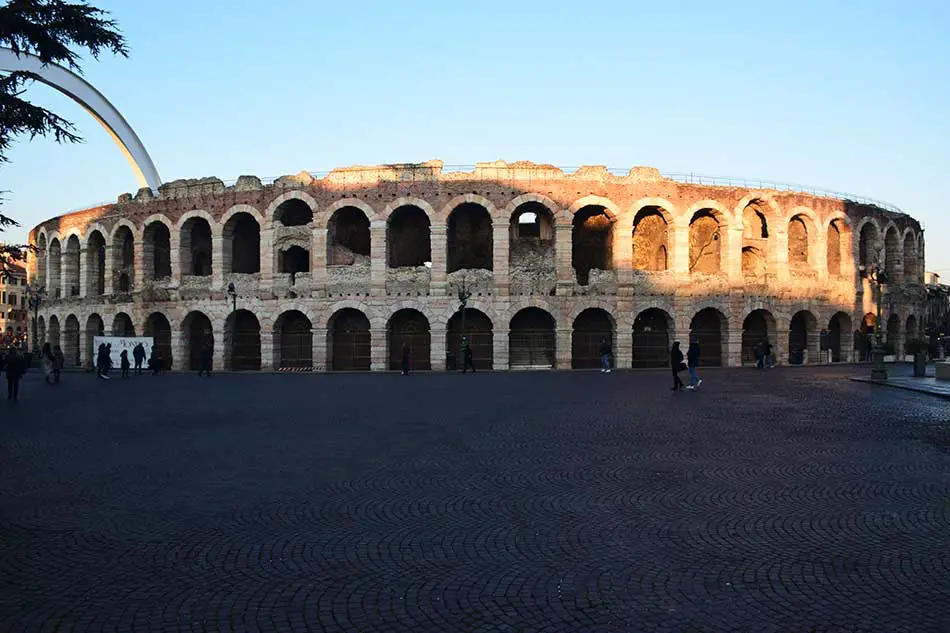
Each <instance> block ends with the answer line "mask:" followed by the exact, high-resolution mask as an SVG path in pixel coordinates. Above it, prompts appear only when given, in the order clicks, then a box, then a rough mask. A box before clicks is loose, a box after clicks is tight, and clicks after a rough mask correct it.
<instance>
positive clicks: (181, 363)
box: [171, 268, 188, 371]
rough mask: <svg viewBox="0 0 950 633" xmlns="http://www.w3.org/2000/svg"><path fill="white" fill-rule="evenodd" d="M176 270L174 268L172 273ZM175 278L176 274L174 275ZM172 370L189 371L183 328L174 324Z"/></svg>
mask: <svg viewBox="0 0 950 633" xmlns="http://www.w3.org/2000/svg"><path fill="white" fill-rule="evenodd" d="M174 270H175V269H174V268H172V271H174ZM172 278H174V274H173V275H172ZM171 326H172V366H171V368H172V370H173V371H186V370H187V369H188V355H187V354H185V346H184V344H183V342H182V333H181V328H180V327H177V324H175V323H172V324H171Z"/></svg>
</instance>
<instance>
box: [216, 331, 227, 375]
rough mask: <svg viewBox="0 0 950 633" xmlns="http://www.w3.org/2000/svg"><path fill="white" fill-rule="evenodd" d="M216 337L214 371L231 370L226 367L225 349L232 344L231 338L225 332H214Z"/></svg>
mask: <svg viewBox="0 0 950 633" xmlns="http://www.w3.org/2000/svg"><path fill="white" fill-rule="evenodd" d="M213 336H214V354H213V356H214V361H213V362H214V371H222V370H224V369H230V367H225V366H224V359H225V349H226V348H227V346H228V345H230V344H231V337H230V336H225V330H224V329H220V330H213Z"/></svg>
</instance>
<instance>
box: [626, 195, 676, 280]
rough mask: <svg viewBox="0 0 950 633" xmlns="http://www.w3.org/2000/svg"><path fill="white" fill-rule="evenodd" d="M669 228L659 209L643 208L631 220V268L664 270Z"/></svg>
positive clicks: (666, 265) (666, 263) (666, 261)
mask: <svg viewBox="0 0 950 633" xmlns="http://www.w3.org/2000/svg"><path fill="white" fill-rule="evenodd" d="M668 244H669V227H668V226H667V224H666V219H665V218H664V217H663V210H662V209H660V207H644V208H642V209H640V210H639V211H638V212H637V215H636V217H635V218H634V219H633V267H634V268H635V269H637V270H666V269H667V267H668V264H669V262H668V258H667V250H668Z"/></svg>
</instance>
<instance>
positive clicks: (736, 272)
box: [719, 225, 768, 286]
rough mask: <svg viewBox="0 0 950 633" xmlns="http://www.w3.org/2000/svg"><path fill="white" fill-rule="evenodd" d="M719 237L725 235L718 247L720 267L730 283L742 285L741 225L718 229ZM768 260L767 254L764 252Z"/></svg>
mask: <svg viewBox="0 0 950 633" xmlns="http://www.w3.org/2000/svg"><path fill="white" fill-rule="evenodd" d="M719 235H720V239H721V238H723V237H725V238H726V239H725V243H723V244H721V245H720V247H719V249H720V250H719V257H720V269H721V270H722V271H723V272H725V273H726V276H727V277H728V278H729V283H730V285H738V286H742V285H743V284H744V280H743V278H742V226H741V225H740V226H733V227H731V228H728V229H726V230H720V232H719ZM766 261H768V254H766Z"/></svg>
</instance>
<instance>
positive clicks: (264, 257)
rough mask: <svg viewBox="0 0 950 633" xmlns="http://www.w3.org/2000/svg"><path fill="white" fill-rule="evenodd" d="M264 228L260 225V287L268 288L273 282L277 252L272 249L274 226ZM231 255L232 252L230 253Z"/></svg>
mask: <svg viewBox="0 0 950 633" xmlns="http://www.w3.org/2000/svg"><path fill="white" fill-rule="evenodd" d="M267 224H268V227H267V228H266V229H264V228H263V227H261V264H260V265H261V274H260V275H259V277H260V281H261V283H260V287H261V288H270V287H272V286H273V283H274V269H275V261H276V259H277V252H276V251H275V250H274V228H273V227H272V226H270V223H269V222H268V223H267ZM232 257H233V254H232Z"/></svg>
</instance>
